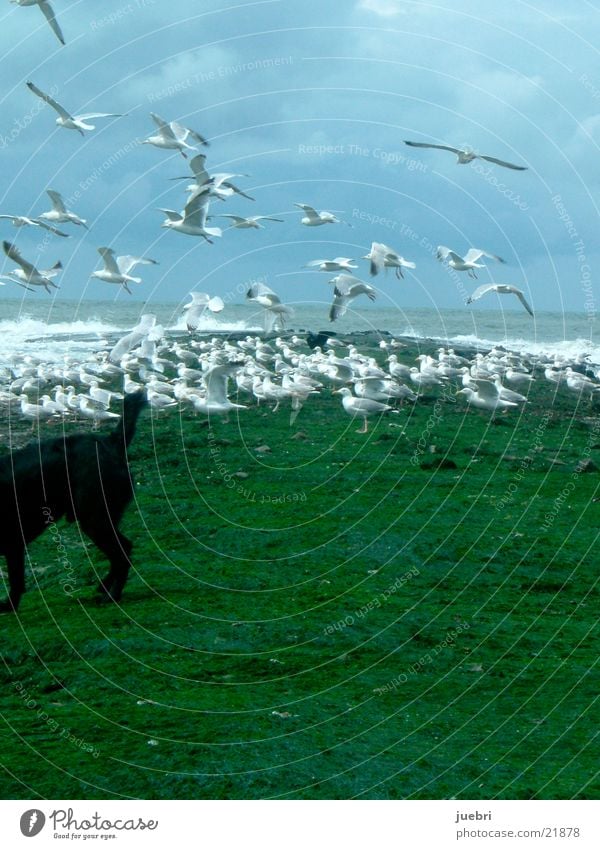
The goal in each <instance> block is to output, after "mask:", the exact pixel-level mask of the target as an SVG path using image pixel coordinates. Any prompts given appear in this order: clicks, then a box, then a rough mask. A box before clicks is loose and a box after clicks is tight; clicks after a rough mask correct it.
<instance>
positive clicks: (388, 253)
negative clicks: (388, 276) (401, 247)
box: [363, 242, 417, 279]
mask: <svg viewBox="0 0 600 849" xmlns="http://www.w3.org/2000/svg"><path fill="white" fill-rule="evenodd" d="M363 259H368V260H369V261H370V263H371V266H370V273H371V276H372V277H374V276H375V275H376V274H379V272H380V271H381V269H382V268H395V269H396V277H397V278H398V279H400V278H401V277H404V274H403V273H402V269H403V268H416V267H417V266H416V265H415V263H414V262H409V261H408V260H407V259H404V257H403V256H400V254H399V253H396V251H395V250H393V249H392V248H388V246H387V245H384V244H383V242H372V244H371V250H370V251H369V253H368V254H366V255H365V256H364V257H363Z"/></svg>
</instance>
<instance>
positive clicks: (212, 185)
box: [171, 153, 254, 200]
mask: <svg viewBox="0 0 600 849" xmlns="http://www.w3.org/2000/svg"><path fill="white" fill-rule="evenodd" d="M205 162H206V155H205V154H204V153H199V154H198V155H197V156H194V158H193V159H190V168H191V171H192V174H193V176H194V180H195V182H193V183H190V184H189V186H187V187H186V191H188V192H192V193H193V194H201V193H203V192H204V193H206V194H209V195H213V196H214V197H217V198H219V200H225V199H226V198H230V197H231V196H232V195H234V194H238V195H242V197H245V198H248V200H254V198H253V197H250V195H247V194H246V193H245V192H243V191H242V190H241V189H239V188H238V187H237V186H236V185H234V184H233V183H232V182H231V178H232V177H247V176H248V174H230V173H229V172H219V173H218V174H209V173H208V171H207V170H206V168H205V167H204V163H205ZM171 179H172V180H189V177H171Z"/></svg>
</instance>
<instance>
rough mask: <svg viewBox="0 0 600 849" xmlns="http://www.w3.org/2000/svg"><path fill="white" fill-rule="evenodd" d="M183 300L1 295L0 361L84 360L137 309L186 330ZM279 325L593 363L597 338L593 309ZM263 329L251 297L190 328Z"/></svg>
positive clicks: (321, 307)
mask: <svg viewBox="0 0 600 849" xmlns="http://www.w3.org/2000/svg"><path fill="white" fill-rule="evenodd" d="M183 303H185V302H181V301H178V302H172V303H168V302H162V303H158V302H152V303H143V302H140V301H133V300H132V301H130V302H127V301H125V300H119V301H102V300H97V301H94V300H85V301H77V300H66V299H63V300H61V299H54V300H52V301H51V302H48V301H41V300H40V301H38V302H34V301H33V300H29V299H28V300H27V302H24V301H23V300H21V299H18V298H15V299H2V300H1V301H0V366H2V365H10V364H13V363H15V362H16V361H18V360H20V359H22V358H23V356H26V355H30V356H33V357H37V358H39V359H41V360H43V361H44V362H62V361H64V358H65V356H67V357H72V358H73V359H75V360H84V359H85V358H86V357H88V356H90V355H92V354H95V353H96V352H98V351H100V350H106V349H107V348H108V347H110V346H112V344H114V342H116V341H117V340H118V339H119V338H120V337H121V336H123V335H124V334H125V333H127V332H129V331H130V330H131V329H132V328H133V327H134V326H135V325H136V324H137V323H138V322H139V320H140V317H141V316H142V315H144V314H147V313H150V314H152V315H155V316H156V321H157V324H160V325H161V326H162V327H164V330H165V335H166V337H167V338H169V337H170V336H172V337H178V336H179V337H181V336H187V335H188V334H187V331H186V327H185V311H184V310H183ZM294 310H295V312H294V315H293V316H291V317H290V318H289V320H288V321H287V323H286V328H285V329H286V332H289V331H293V332H297V333H298V334H302V333H304V332H306V331H308V330H311V331H313V332H316V331H321V330H326V331H333V332H335V333H336V334H337V335H338V336H339V337H340V338H344V336H345V335H348V334H352V333H358V334H360V333H363V332H366V331H370V332H379V333H381V334H382V336H383V338H387V336H388V334H390V335H393V336H396V337H408V338H409V339H411V338H412V339H415V340H416V341H421V340H433V341H436V342H439V343H440V345H444V346H447V347H455V348H465V347H466V348H473V349H477V350H481V351H486V350H489V349H490V348H491V347H493V346H502V347H504V348H506V349H508V350H513V351H516V352H519V353H525V354H528V355H538V356H545V357H549V358H552V357H557V358H560V359H570V358H572V359H575V358H577V357H581V356H582V355H587V357H588V359H589V361H590V362H591V363H595V364H600V338H597V334H595V322H594V320H593V316H590V315H588V314H586V313H569V312H560V313H559V312H536V315H535V318H532V317H531V316H529V315H528V314H527V313H526V312H525V311H524V310H505V311H497V310H477V311H476V310H464V309H460V310H459V309H457V310H451V309H450V310H436V309H410V310H402V309H400V308H398V307H394V308H390V307H387V308H385V309H384V308H381V307H375V306H372V307H370V306H364V307H361V309H360V310H353V309H349V310H348V312H347V313H346V315H344V316H343V317H342V318H341V319H340V320H338V321H336V322H335V323H330V322H329V321H328V308H327V305H326V304H322V303H319V304H314V305H312V304H306V303H302V304H299V305H297V306H295V307H294ZM261 333H264V312H263V310H262V308H261V307H257V306H256V305H255V304H246V303H241V304H235V303H232V304H227V305H226V306H225V309H224V310H223V311H222V312H220V313H217V314H212V313H208V312H206V313H205V314H204V316H203V317H202V319H201V321H200V325H199V327H198V330H197V331H196V332H195V334H194V335H195V336H196V337H198V338H201V337H202V336H208V337H210V336H214V335H227V334H236V335H239V334H244V335H245V334H249V335H259V334H261Z"/></svg>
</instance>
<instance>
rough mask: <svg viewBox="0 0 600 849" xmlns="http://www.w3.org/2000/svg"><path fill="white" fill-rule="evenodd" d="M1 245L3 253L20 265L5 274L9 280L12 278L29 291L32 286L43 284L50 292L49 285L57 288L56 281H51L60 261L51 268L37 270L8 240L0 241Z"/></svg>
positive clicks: (60, 266) (31, 290)
mask: <svg viewBox="0 0 600 849" xmlns="http://www.w3.org/2000/svg"><path fill="white" fill-rule="evenodd" d="M2 247H3V248H4V253H5V254H6V256H7V257H8V258H9V259H12V260H13V262H16V263H17V265H20V266H21V267H20V268H15V270H14V271H9V272H8V274H7V275H6V276H7V277H8V278H9V279H10V280H13V281H14V282H15V283H18V284H19V286H22V287H23V288H24V289H28V290H29V291H30V292H33V289H32V288H31V287H32V286H43V287H44V289H45V290H46V292H50V286H52V287H53V288H54V289H58V286H57V285H56V283H53V282H52V277H56V275H57V274H58V272H59V271H60V269H61V268H62V263H61V262H57V263H56V264H55V265H53V266H52V268H50V269H47V270H45V271H44V270H42V271H38V270H37V268H36V267H35V266H34V265H32V264H31V263H30V262H27V260H26V259H24V258H23V257H22V256H21V253H20V252H19V250H18V249H17V248H16V247H15V246H14V245H11V244H10V242H2Z"/></svg>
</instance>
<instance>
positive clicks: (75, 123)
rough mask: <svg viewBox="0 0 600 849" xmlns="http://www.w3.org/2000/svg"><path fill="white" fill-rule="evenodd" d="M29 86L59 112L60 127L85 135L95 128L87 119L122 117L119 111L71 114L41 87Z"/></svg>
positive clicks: (58, 121)
mask: <svg viewBox="0 0 600 849" xmlns="http://www.w3.org/2000/svg"><path fill="white" fill-rule="evenodd" d="M27 88H28V89H29V90H30V91H32V92H33V93H34V94H35V95H36V96H37V97H40V98H41V99H42V100H43V101H44V102H45V103H47V104H48V105H49V106H51V107H52V108H53V109H54V110H55V111H56V112H58V118H57V119H56V123H57V124H58V126H59V127H64V128H65V129H67V130H77V131H78V132H79V133H81V135H82V136H83V135H85V132H84V130H95V129H96V128H95V126H94V125H93V124H88V123H86V121H89V120H91V119H92V118H121V117H122V115H121V114H120V113H117V112H86V113H85V114H84V115H71V114H70V113H69V112H67V110H66V109H64V108H63V107H62V106H61V105H60V103H57V102H56V100H54V98H53V97H50V95H49V94H46V93H45V92H43V91H42V90H41V89H39V88H38V87H37V86H36V85H34V84H33V83H32V82H28V83H27Z"/></svg>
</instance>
